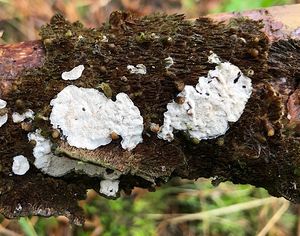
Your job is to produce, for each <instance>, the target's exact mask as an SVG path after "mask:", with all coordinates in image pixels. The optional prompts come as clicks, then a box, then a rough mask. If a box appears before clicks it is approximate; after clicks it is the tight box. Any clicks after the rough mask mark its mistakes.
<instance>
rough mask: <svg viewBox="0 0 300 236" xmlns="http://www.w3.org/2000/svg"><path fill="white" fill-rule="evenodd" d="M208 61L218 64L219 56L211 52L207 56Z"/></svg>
mask: <svg viewBox="0 0 300 236" xmlns="http://www.w3.org/2000/svg"><path fill="white" fill-rule="evenodd" d="M208 62H209V63H213V64H220V63H221V61H220V58H219V57H218V56H217V54H215V53H213V52H211V54H210V55H209V57H208Z"/></svg>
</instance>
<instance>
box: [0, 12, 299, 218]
mask: <svg viewBox="0 0 300 236" xmlns="http://www.w3.org/2000/svg"><path fill="white" fill-rule="evenodd" d="M265 26H266V24H264V23H263V22H259V21H252V20H249V19H245V18H237V19H233V20H231V21H230V22H228V23H217V22H213V21H212V20H211V19H208V18H200V19H198V20H196V21H195V22H190V21H186V20H184V17H183V16H181V15H172V16H165V15H156V16H148V17H144V18H141V19H135V18H133V17H132V16H130V15H128V14H124V13H119V12H115V13H113V14H112V16H111V18H110V20H109V23H108V24H107V25H105V26H103V27H101V28H100V29H98V30H93V29H86V28H84V27H83V26H82V25H81V24H79V23H73V24H71V23H69V22H67V21H65V20H64V19H63V18H62V17H60V16H56V17H54V18H53V19H52V21H51V23H50V24H49V25H47V26H45V27H43V28H42V31H41V37H42V42H43V44H41V43H40V42H32V43H28V44H23V45H17V46H16V47H15V48H11V47H5V46H4V47H3V46H2V47H0V55H1V57H0V62H1V64H0V76H1V77H0V85H1V87H0V88H1V90H0V98H2V99H4V100H6V101H7V102H8V105H7V108H8V113H9V115H11V114H12V113H13V112H15V111H17V112H20V113H22V112H23V111H24V110H25V109H32V110H34V111H35V113H36V114H39V115H40V116H42V117H48V116H49V114H50V112H51V107H50V105H49V103H50V101H51V99H53V98H54V97H55V95H56V94H57V93H58V92H59V91H61V90H62V89H63V88H64V87H66V86H67V85H69V84H74V85H77V86H80V87H87V88H99V85H100V84H101V83H106V84H108V85H109V87H110V89H111V91H112V98H114V96H115V95H116V94H117V93H120V92H124V93H126V94H128V95H129V96H130V98H131V99H132V101H133V102H134V104H135V105H136V106H138V108H139V109H140V111H141V114H142V116H143V118H144V133H143V139H144V141H143V143H142V144H139V145H138V146H137V147H136V148H135V149H133V150H132V151H124V150H123V149H122V148H121V146H120V140H117V141H113V142H112V143H111V144H109V145H107V146H104V147H100V148H98V149H96V150H95V151H87V150H85V149H77V148H74V147H70V146H69V145H68V144H67V143H66V142H63V141H61V140H59V139H54V138H53V137H52V136H51V132H52V128H51V125H50V123H49V121H45V120H42V119H37V118H35V119H34V121H33V123H32V130H34V129H36V128H40V129H42V131H43V135H44V136H45V137H47V138H49V139H51V140H52V142H53V143H54V144H55V148H54V149H55V150H54V151H55V152H56V154H59V155H61V156H64V157H67V158H73V159H80V160H81V161H86V162H89V163H93V164H95V165H100V166H103V167H105V168H107V170H108V171H115V170H118V171H121V172H122V174H123V175H122V176H121V177H120V188H121V189H122V190H124V191H125V192H130V190H131V189H132V188H133V187H134V186H140V187H144V188H149V189H152V188H153V187H155V185H157V184H161V183H162V182H166V181H168V179H170V178H171V177H174V176H179V177H183V178H188V179H197V178H199V177H206V178H209V177H214V180H213V182H214V183H215V184H217V183H219V182H222V181H227V180H230V181H232V182H234V183H248V184H253V185H255V186H257V187H264V188H265V189H267V190H268V191H269V192H270V194H272V195H274V196H278V197H279V196H283V197H285V198H287V199H289V200H291V201H293V202H300V193H299V190H298V186H299V185H300V174H299V173H300V166H299V160H300V159H299V158H300V145H299V144H300V141H299V135H300V134H299V133H300V111H299V110H300V109H299V107H300V104H299V100H300V99H299V94H300V92H299V76H300V69H299V68H298V67H297V65H299V62H300V43H299V42H298V41H296V40H293V39H285V40H278V41H276V42H275V41H273V40H274V38H272V37H270V34H271V33H270V32H269V33H268V32H267V33H266V30H263V28H264V27H265ZM153 33H154V34H153ZM103 35H105V36H106V37H107V38H108V42H101V39H102V37H103ZM154 35H156V36H159V37H158V38H157V37H154ZM79 36H81V37H79ZM82 39H83V40H82ZM277 39H278V38H277ZM210 51H213V52H215V53H216V54H217V55H219V56H220V58H222V60H224V61H229V62H231V63H232V64H234V65H236V66H238V67H239V68H240V69H241V70H242V72H243V73H244V74H246V75H248V76H249V77H250V78H251V79H252V84H253V88H254V89H253V93H252V96H251V98H250V100H249V101H248V103H247V105H246V109H245V111H244V113H243V115H242V117H241V118H240V119H239V120H238V122H236V123H234V124H231V125H230V129H229V130H228V131H227V133H226V134H225V135H223V136H221V137H219V138H216V139H211V140H201V141H200V142H199V143H198V142H195V140H191V139H189V138H188V137H186V135H184V134H183V133H180V132H178V133H176V135H175V140H174V141H172V142H170V143H169V142H167V141H163V140H160V139H158V138H157V136H156V133H154V132H152V131H151V130H150V123H157V124H159V125H162V123H163V113H164V112H165V111H166V105H167V104H168V103H169V102H171V101H172V99H174V98H175V97H176V95H177V94H178V93H179V90H180V89H179V90H178V83H183V84H185V85H195V84H196V83H197V81H198V78H199V76H205V75H206V74H207V72H208V71H209V70H210V69H213V68H214V65H212V64H209V63H208V62H207V57H208V55H209V53H210ZM23 55H24V57H23ZM168 56H171V57H172V58H173V59H174V61H175V63H174V65H173V66H172V67H171V68H169V69H166V68H165V65H164V59H165V58H167V57H168ZM79 64H84V65H85V66H86V69H85V70H84V73H83V76H82V77H81V78H80V79H79V80H76V81H62V80H61V79H60V76H61V73H62V72H64V71H68V70H70V68H73V67H75V66H77V65H79ZM128 64H131V65H137V64H144V65H145V66H146V67H147V69H148V71H147V74H146V75H144V76H141V75H136V74H130V73H129V72H128V70H127V69H126V67H127V65H128ZM24 68H25V70H24ZM18 72H20V73H19V74H18V76H17V77H16V78H15V76H16V74H17V73H18ZM124 76H125V77H126V80H125V79H121V78H122V77H123V78H124ZM99 90H100V91H101V89H99ZM104 92H105V91H104ZM20 101H22V105H21V106H20ZM288 114H289V116H290V117H289V119H288ZM0 132H1V133H0V210H1V213H3V214H5V215H6V216H7V217H16V216H21V215H30V214H35V215H44V216H50V215H58V214H62V215H67V216H68V217H70V218H73V219H74V220H77V221H78V220H81V219H82V218H81V216H82V211H81V209H80V208H79V207H78V206H77V200H78V199H82V198H84V196H85V192H86V189H89V188H94V189H95V190H99V180H100V179H101V178H90V177H88V176H85V175H78V174H74V173H71V174H68V175H67V176H64V177H61V178H53V177H50V176H47V175H44V174H42V173H41V172H40V171H39V170H38V169H36V168H35V167H34V165H31V167H30V170H29V171H28V172H27V173H26V174H25V175H23V176H15V175H13V174H12V170H11V166H12V160H13V157H14V156H16V155H21V154H22V155H25V156H26V157H28V158H29V160H30V162H31V163H33V162H34V157H33V156H32V149H33V146H32V144H30V143H29V142H28V139H27V133H28V130H26V131H25V130H24V129H22V128H21V125H20V124H15V123H13V122H12V120H11V119H9V121H8V123H7V124H5V125H4V126H3V127H1V128H0ZM19 206H22V207H21V208H20V207H19ZM20 209H21V210H20Z"/></svg>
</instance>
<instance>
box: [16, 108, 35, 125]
mask: <svg viewBox="0 0 300 236" xmlns="http://www.w3.org/2000/svg"><path fill="white" fill-rule="evenodd" d="M12 118H13V122H14V123H20V122H22V121H24V120H25V119H33V118H34V112H33V111H32V110H30V109H28V110H27V111H25V112H24V113H23V114H20V113H18V112H14V113H13V114H12Z"/></svg>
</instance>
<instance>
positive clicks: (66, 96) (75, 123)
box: [50, 85, 144, 150]
mask: <svg viewBox="0 0 300 236" xmlns="http://www.w3.org/2000/svg"><path fill="white" fill-rule="evenodd" d="M50 105H51V106H52V107H53V108H52V112H51V114H50V122H51V124H52V125H53V128H55V129H61V130H62V133H63V135H64V136H65V137H66V139H67V141H68V143H69V144H70V145H71V146H74V147H77V148H86V149H90V150H94V149H96V148H98V147H100V146H103V145H107V144H109V143H110V142H111V141H112V138H111V133H112V132H115V133H116V134H118V135H120V136H121V137H122V141H121V145H122V147H123V148H124V149H128V150H131V149H133V148H135V147H136V145H138V144H139V143H141V142H142V140H143V139H142V132H143V128H144V127H143V117H142V116H141V115H140V111H139V109H138V108H137V107H136V106H135V105H134V104H133V102H132V101H131V99H130V98H129V97H128V96H127V95H126V94H125V93H119V94H118V95H117V96H116V101H115V102H114V101H112V100H111V99H109V98H107V97H106V96H105V95H104V94H103V93H101V92H99V91H98V90H96V89H92V88H78V87H76V86H74V85H69V86H67V87H65V88H64V89H63V90H62V91H61V92H60V93H58V94H57V97H56V98H54V99H53V100H52V101H51V103H50Z"/></svg>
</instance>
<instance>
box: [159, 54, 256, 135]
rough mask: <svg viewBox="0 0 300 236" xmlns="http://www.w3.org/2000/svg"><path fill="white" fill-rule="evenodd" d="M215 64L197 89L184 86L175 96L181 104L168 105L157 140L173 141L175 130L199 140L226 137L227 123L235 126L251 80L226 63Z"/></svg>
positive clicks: (248, 91) (249, 88)
mask: <svg viewBox="0 0 300 236" xmlns="http://www.w3.org/2000/svg"><path fill="white" fill-rule="evenodd" d="M210 61H211V62H213V63H217V64H218V65H217V66H216V68H215V70H211V71H209V72H208V75H207V77H200V78H199V81H198V84H197V85H196V87H193V86H189V85H187V86H185V87H184V90H183V91H182V92H181V93H179V94H178V97H183V98H184V102H183V103H182V104H178V103H176V102H172V103H169V104H168V105H167V111H166V112H165V113H164V124H163V126H162V127H161V130H160V132H159V133H158V137H159V138H161V139H164V140H168V141H172V140H173V139H174V134H173V131H174V130H181V131H184V132H186V133H188V134H189V135H190V137H191V138H195V139H198V140H201V139H212V138H216V137H218V136H220V135H223V134H225V132H226V131H227V130H228V127H229V126H228V122H236V121H237V120H238V119H239V118H240V116H241V115H242V113H243V111H244V109H245V105H246V103H247V101H248V99H249V98H250V95H251V92H252V85H251V79H250V78H248V77H246V76H245V75H243V73H242V72H241V71H240V69H239V68H238V67H236V66H234V65H232V64H230V63H229V62H224V63H221V62H220V59H219V58H217V57H216V56H211V58H210Z"/></svg>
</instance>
